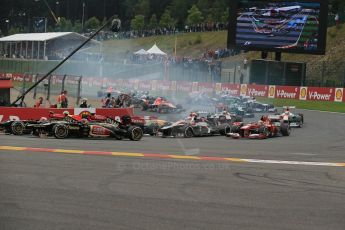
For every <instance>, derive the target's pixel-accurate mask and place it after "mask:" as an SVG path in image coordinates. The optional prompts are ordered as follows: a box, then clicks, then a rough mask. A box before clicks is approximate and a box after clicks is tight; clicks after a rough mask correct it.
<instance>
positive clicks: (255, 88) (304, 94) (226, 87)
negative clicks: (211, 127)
mask: <svg viewBox="0 0 345 230" xmlns="http://www.w3.org/2000/svg"><path fill="white" fill-rule="evenodd" d="M1 76H3V77H4V76H6V77H12V79H13V80H14V81H22V80H23V79H24V76H23V75H21V74H0V77H1ZM82 85H83V86H85V87H94V88H101V87H104V86H106V87H112V88H114V89H118V90H137V91H150V92H152V91H156V92H164V93H169V92H170V93H175V94H182V93H191V92H199V93H207V94H214V93H220V92H228V93H229V94H231V95H234V96H251V97H266V98H278V99H296V100H306V101H329V102H345V97H344V88H333V87H305V86H278V85H250V84H232V83H210V82H190V81H164V80H139V79H111V78H99V77H98V78H92V77H84V78H83V79H82Z"/></svg>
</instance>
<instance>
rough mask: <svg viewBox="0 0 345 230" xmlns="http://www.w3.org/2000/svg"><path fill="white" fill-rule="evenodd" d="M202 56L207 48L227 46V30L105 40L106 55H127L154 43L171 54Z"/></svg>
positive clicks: (104, 49) (148, 47)
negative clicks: (175, 51)
mask: <svg viewBox="0 0 345 230" xmlns="http://www.w3.org/2000/svg"><path fill="white" fill-rule="evenodd" d="M175 41H176V47H177V49H176V50H177V53H176V54H177V56H192V57H200V56H201V55H202V54H203V53H204V52H205V51H206V50H209V49H213V50H215V49H217V48H225V47H226V43H227V31H219V32H204V33H180V34H176V35H167V36H153V37H145V38H136V39H126V40H108V41H105V42H103V52H104V53H105V54H106V55H115V56H125V55H126V54H127V53H133V52H135V51H137V50H139V49H145V50H148V49H150V48H151V47H152V46H153V45H154V44H157V46H158V47H159V48H160V49H161V50H162V51H164V52H166V53H167V54H169V55H174V47H175Z"/></svg>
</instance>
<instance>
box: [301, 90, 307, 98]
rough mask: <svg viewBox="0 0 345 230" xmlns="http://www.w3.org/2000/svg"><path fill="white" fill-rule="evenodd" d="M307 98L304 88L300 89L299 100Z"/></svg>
mask: <svg viewBox="0 0 345 230" xmlns="http://www.w3.org/2000/svg"><path fill="white" fill-rule="evenodd" d="M306 96H307V89H306V88H302V89H301V98H305V97H306Z"/></svg>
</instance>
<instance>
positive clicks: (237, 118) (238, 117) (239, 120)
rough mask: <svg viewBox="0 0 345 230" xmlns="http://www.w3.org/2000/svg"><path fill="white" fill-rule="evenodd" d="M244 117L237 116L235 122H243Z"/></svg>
mask: <svg viewBox="0 0 345 230" xmlns="http://www.w3.org/2000/svg"><path fill="white" fill-rule="evenodd" d="M242 121H243V118H242V117H240V116H235V122H242Z"/></svg>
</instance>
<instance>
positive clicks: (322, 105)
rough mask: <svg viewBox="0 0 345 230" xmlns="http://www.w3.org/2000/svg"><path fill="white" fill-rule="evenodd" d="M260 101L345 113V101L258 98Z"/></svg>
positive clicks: (279, 105)
mask: <svg viewBox="0 0 345 230" xmlns="http://www.w3.org/2000/svg"><path fill="white" fill-rule="evenodd" d="M258 101H260V102H264V103H273V104H274V105H275V106H276V107H282V106H288V105H290V106H296V108H298V109H310V110H319V111H329V112H339V113H345V103H341V102H327V101H300V100H292V99H268V98H258Z"/></svg>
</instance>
